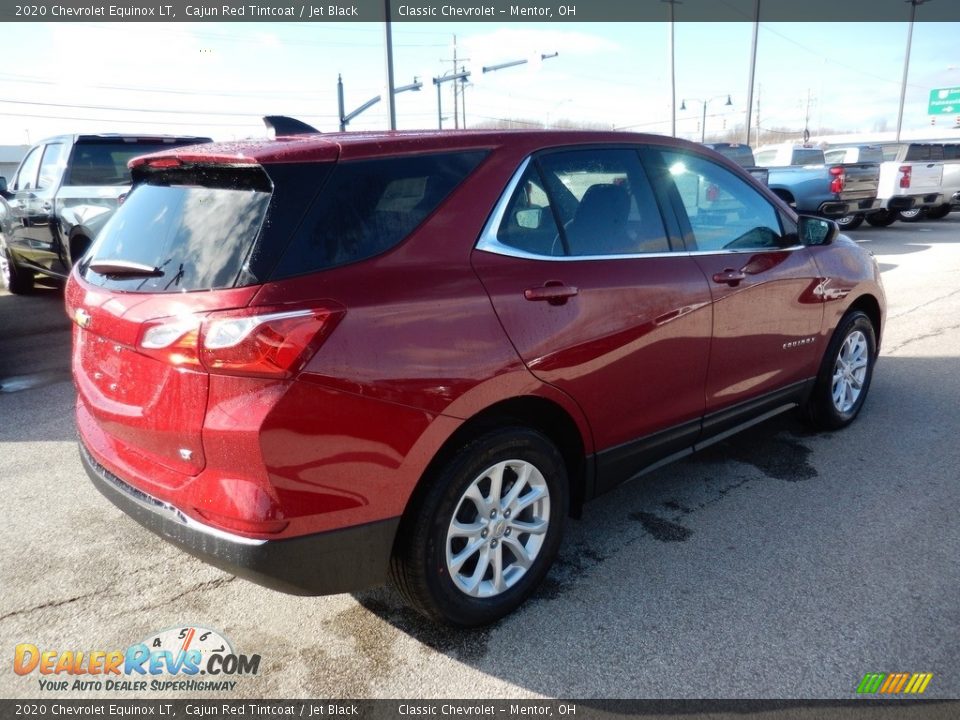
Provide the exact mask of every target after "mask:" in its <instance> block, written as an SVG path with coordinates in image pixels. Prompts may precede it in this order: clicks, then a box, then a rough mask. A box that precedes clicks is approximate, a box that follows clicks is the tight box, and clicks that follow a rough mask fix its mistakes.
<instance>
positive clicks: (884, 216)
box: [867, 210, 897, 227]
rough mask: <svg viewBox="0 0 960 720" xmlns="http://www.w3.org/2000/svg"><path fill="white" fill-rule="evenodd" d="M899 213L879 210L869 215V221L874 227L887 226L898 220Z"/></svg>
mask: <svg viewBox="0 0 960 720" xmlns="http://www.w3.org/2000/svg"><path fill="white" fill-rule="evenodd" d="M896 219H897V214H896V213H894V212H891V211H890V210H878V211H877V212H873V213H870V214H869V215H867V222H868V223H870V224H871V225H873V226H874V227H887V226H888V225H893V223H894V222H896Z"/></svg>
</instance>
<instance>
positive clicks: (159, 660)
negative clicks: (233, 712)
mask: <svg viewBox="0 0 960 720" xmlns="http://www.w3.org/2000/svg"><path fill="white" fill-rule="evenodd" d="M259 669H260V656H259V655H240V654H237V653H236V652H234V650H233V646H232V645H231V644H230V641H229V640H227V638H225V637H224V636H223V635H222V634H221V633H219V632H217V631H216V630H211V629H210V628H204V627H198V626H184V627H175V628H168V629H166V630H161V631H160V632H158V633H154V634H153V635H150V636H148V637H147V638H146V639H144V640H143V641H142V642H139V643H136V644H134V645H131V646H130V647H128V648H127V649H126V650H119V649H118V650H63V651H60V650H54V649H46V648H39V647H37V646H36V645H33V644H31V643H20V644H19V645H17V646H16V648H15V649H14V653H13V671H14V672H15V673H16V674H17V675H22V676H29V675H33V674H37V675H39V676H40V677H39V678H38V682H39V686H40V690H44V691H54V692H57V691H59V692H69V691H83V690H97V691H101V692H102V691H107V692H128V691H134V692H142V691H144V690H153V691H163V690H166V691H171V690H172V691H176V690H182V691H185V692H197V691H204V690H207V691H233V690H234V689H235V688H236V686H237V682H238V681H237V680H236V679H234V678H236V677H238V676H243V675H256V674H257V672H258V671H259Z"/></svg>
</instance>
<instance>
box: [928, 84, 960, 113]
mask: <svg viewBox="0 0 960 720" xmlns="http://www.w3.org/2000/svg"><path fill="white" fill-rule="evenodd" d="M954 113H958V114H960V87H952V88H940V89H939V90H931V91H930V105H929V107H928V108H927V115H953V114H954Z"/></svg>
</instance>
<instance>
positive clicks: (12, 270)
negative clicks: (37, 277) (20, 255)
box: [0, 245, 33, 295]
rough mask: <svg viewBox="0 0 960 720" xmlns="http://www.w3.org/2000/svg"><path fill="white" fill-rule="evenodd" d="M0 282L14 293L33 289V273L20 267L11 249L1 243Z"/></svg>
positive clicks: (17, 293) (23, 293) (22, 293)
mask: <svg viewBox="0 0 960 720" xmlns="http://www.w3.org/2000/svg"><path fill="white" fill-rule="evenodd" d="M0 282H2V283H3V284H4V285H5V286H6V288H7V290H9V291H10V292H12V293H13V294H14V295H25V294H27V293H29V292H30V291H32V290H33V273H32V272H30V271H29V270H24V269H23V268H21V267H18V266H17V264H16V263H15V262H14V260H13V257H11V255H10V251H9V250H7V249H6V248H5V247H3V246H2V245H0Z"/></svg>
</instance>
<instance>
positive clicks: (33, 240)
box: [0, 135, 210, 293]
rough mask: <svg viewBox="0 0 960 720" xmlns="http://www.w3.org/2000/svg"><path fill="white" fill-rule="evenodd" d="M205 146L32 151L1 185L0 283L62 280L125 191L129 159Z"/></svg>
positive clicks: (134, 144)
mask: <svg viewBox="0 0 960 720" xmlns="http://www.w3.org/2000/svg"><path fill="white" fill-rule="evenodd" d="M206 142H210V138H206V137H192V136H157V135H151V136H142V135H59V136H57V137H52V138H49V139H47V140H44V141H43V142H40V143H37V144H36V145H34V146H33V147H32V148H30V151H29V152H28V153H27V154H26V156H25V157H24V159H23V161H22V162H21V163H20V167H19V168H18V169H17V172H16V174H15V175H14V177H13V179H12V180H11V181H10V182H9V183H6V181H5V180H4V179H3V178H0V180H3V183H2V184H0V192H2V193H3V196H4V198H6V200H7V204H8V207H7V208H5V210H6V212H5V213H4V217H3V218H0V222H2V223H3V224H2V225H0V236H2V237H3V238H5V240H4V241H0V255H2V256H3V257H0V271H2V274H3V277H2V278H0V280H2V281H4V282H5V283H6V285H7V287H8V288H9V289H10V291H11V292H14V293H25V292H29V291H30V290H31V289H32V288H33V282H34V276H35V274H36V273H41V274H43V275H47V276H49V277H53V278H58V279H65V278H66V276H67V274H68V273H69V272H70V267H71V266H72V265H73V263H75V262H76V261H77V260H78V259H79V258H80V256H81V255H83V253H84V252H85V251H86V249H87V248H88V247H89V246H90V241H91V240H93V238H94V237H95V236H96V234H97V232H99V230H100V228H102V227H103V225H104V223H106V221H107V219H108V218H109V217H110V215H111V214H112V213H113V211H114V210H115V209H116V207H117V204H118V203H119V202H120V200H121V199H122V197H123V196H124V195H125V194H126V193H127V191H128V190H129V189H130V171H129V170H128V169H127V162H128V161H129V160H130V159H131V158H133V157H135V156H137V155H145V154H147V153H152V152H156V151H158V150H164V149H168V148H171V147H179V146H183V145H194V144H196V143H206ZM4 185H6V187H3V186H4Z"/></svg>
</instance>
